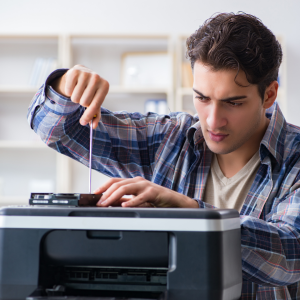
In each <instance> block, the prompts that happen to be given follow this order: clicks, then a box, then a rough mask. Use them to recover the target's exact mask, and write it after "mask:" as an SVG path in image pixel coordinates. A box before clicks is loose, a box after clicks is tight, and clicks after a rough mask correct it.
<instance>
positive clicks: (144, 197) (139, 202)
mask: <svg viewBox="0 0 300 300" xmlns="http://www.w3.org/2000/svg"><path fill="white" fill-rule="evenodd" d="M150 203H151V196H150V195H149V194H147V193H142V194H139V195H137V196H135V197H132V198H131V200H129V201H126V202H123V203H122V207H137V206H142V207H145V206H146V207H149V204H150Z"/></svg>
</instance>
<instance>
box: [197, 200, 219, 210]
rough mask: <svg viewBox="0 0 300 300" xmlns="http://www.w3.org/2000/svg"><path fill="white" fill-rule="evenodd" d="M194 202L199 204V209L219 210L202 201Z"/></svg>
mask: <svg viewBox="0 0 300 300" xmlns="http://www.w3.org/2000/svg"><path fill="white" fill-rule="evenodd" d="M194 200H195V201H197V202H198V205H199V208H217V207H215V206H213V205H210V204H207V203H205V202H203V201H201V200H198V199H194Z"/></svg>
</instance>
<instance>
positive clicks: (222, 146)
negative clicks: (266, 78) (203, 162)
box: [193, 61, 266, 154]
mask: <svg viewBox="0 0 300 300" xmlns="http://www.w3.org/2000/svg"><path fill="white" fill-rule="evenodd" d="M236 74H237V71H236V70H221V71H213V70H212V69H211V68H210V67H208V66H205V65H203V64H202V63H201V62H199V61H197V62H196V63H195V65H194V86H193V90H194V96H193V98H194V105H195V108H196V110H197V113H198V116H199V119H200V123H201V128H202V131H203V135H204V138H205V141H206V144H207V146H208V147H209V149H210V150H211V151H212V152H214V153H216V154H229V153H232V152H234V151H237V150H238V151H241V150H243V149H244V150H245V151H247V148H249V147H253V143H254V142H255V144H257V143H256V142H257V139H258V138H260V139H261V138H262V136H261V135H262V133H264V131H265V129H266V127H265V125H266V117H265V109H264V107H263V104H262V99H261V97H260V95H259V93H258V88H257V85H252V84H249V82H248V81H247V79H246V76H245V73H244V72H243V71H240V72H239V74H238V76H237V78H236V79H235V77H236ZM235 81H236V82H238V83H239V84H241V85H243V87H242V86H239V85H238V84H236V82H235ZM257 150H258V149H257Z"/></svg>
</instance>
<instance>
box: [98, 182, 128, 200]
mask: <svg viewBox="0 0 300 300" xmlns="http://www.w3.org/2000/svg"><path fill="white" fill-rule="evenodd" d="M121 180H126V179H124V178H110V179H109V180H107V182H105V183H104V184H103V185H101V186H100V187H98V188H97V189H96V190H95V191H94V193H93V194H102V193H104V192H106V191H107V189H108V188H109V187H110V186H111V185H112V184H113V183H115V182H118V181H121ZM102 197H104V195H103V196H102ZM102 197H101V198H102Z"/></svg>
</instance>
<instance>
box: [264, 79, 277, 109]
mask: <svg viewBox="0 0 300 300" xmlns="http://www.w3.org/2000/svg"><path fill="white" fill-rule="evenodd" d="M277 91H278V82H277V81H273V82H271V83H270V85H269V86H268V87H267V88H266V90H265V95H264V102H263V108H265V109H267V108H270V107H271V106H272V105H273V103H274V102H275V100H276V98H277Z"/></svg>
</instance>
